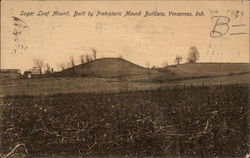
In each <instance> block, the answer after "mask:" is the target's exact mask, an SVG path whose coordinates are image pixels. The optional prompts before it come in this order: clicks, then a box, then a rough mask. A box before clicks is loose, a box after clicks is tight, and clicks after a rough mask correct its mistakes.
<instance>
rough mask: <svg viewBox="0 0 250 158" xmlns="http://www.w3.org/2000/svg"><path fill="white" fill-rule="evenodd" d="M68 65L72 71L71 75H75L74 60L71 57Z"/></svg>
mask: <svg viewBox="0 0 250 158" xmlns="http://www.w3.org/2000/svg"><path fill="white" fill-rule="evenodd" d="M69 64H70V67H71V68H72V70H73V75H75V60H74V57H73V56H71V57H70V63H69Z"/></svg>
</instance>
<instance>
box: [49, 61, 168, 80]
mask: <svg viewBox="0 0 250 158" xmlns="http://www.w3.org/2000/svg"><path fill="white" fill-rule="evenodd" d="M162 75H164V74H163V73H161V72H158V71H156V70H150V76H151V77H152V78H154V77H156V76H157V77H159V76H162ZM53 76H61V77H67V76H88V77H101V78H120V79H132V80H144V79H148V69H147V68H144V67H141V66H139V65H136V64H134V63H131V62H129V61H127V60H124V59H122V58H101V59H96V60H93V61H91V62H88V63H85V64H80V65H77V66H75V67H74V68H68V69H65V70H63V71H61V72H57V73H54V74H53Z"/></svg>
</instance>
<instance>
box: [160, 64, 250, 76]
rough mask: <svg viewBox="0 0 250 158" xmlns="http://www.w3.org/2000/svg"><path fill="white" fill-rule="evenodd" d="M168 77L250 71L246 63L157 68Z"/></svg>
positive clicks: (219, 74) (217, 74) (218, 74)
mask: <svg viewBox="0 0 250 158" xmlns="http://www.w3.org/2000/svg"><path fill="white" fill-rule="evenodd" d="M158 70H159V71H161V72H164V73H165V74H170V75H168V76H169V78H170V79H181V78H198V77H215V76H227V75H236V74H245V73H250V64H248V63H196V64H180V65H173V66H167V67H164V68H160V69H158Z"/></svg>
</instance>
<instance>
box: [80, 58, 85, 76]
mask: <svg viewBox="0 0 250 158" xmlns="http://www.w3.org/2000/svg"><path fill="white" fill-rule="evenodd" d="M80 62H81V65H82V75H83V72H84V63H85V57H84V55H81V56H80Z"/></svg>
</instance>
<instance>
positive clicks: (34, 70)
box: [23, 67, 42, 78]
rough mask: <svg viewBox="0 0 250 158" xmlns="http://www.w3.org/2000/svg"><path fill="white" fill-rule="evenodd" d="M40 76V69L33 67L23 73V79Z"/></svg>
mask: <svg viewBox="0 0 250 158" xmlns="http://www.w3.org/2000/svg"><path fill="white" fill-rule="evenodd" d="M41 74H42V69H41V68H37V67H33V68H32V69H30V70H27V71H25V72H24V73H23V75H24V77H25V78H37V77H40V75H41Z"/></svg>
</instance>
